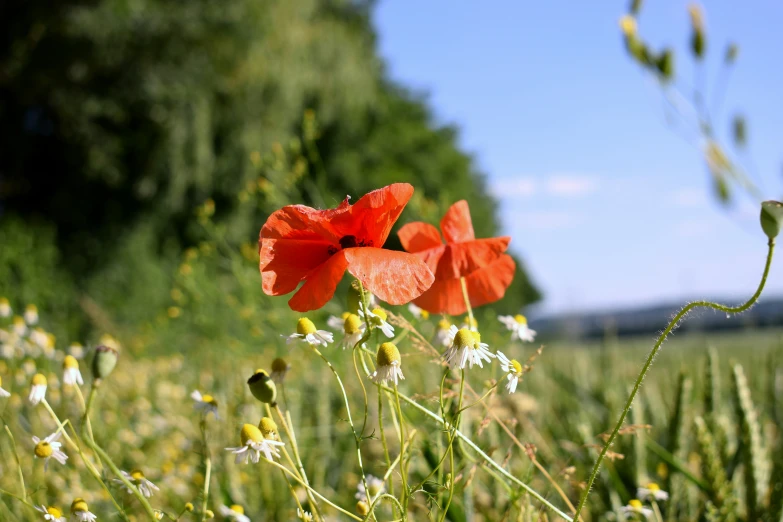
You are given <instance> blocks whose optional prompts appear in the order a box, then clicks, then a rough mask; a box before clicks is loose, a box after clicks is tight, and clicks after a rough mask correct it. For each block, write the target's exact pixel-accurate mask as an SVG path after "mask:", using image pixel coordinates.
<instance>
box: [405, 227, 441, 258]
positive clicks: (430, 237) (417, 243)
mask: <svg viewBox="0 0 783 522" xmlns="http://www.w3.org/2000/svg"><path fill="white" fill-rule="evenodd" d="M397 236H398V237H399V238H400V242H401V243H402V248H404V249H405V250H406V251H407V252H421V251H422V250H427V249H429V248H435V247H439V246H442V245H443V241H442V240H441V239H440V232H438V229H437V228H435V227H434V226H432V225H430V224H429V223H424V222H422V221H415V222H413V223H408V224H407V225H404V226H403V227H402V228H400V230H399V231H398V232H397Z"/></svg>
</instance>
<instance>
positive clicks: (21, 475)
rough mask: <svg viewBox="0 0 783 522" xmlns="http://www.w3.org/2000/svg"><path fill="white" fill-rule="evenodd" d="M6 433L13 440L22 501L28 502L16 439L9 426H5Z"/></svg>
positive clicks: (12, 447)
mask: <svg viewBox="0 0 783 522" xmlns="http://www.w3.org/2000/svg"><path fill="white" fill-rule="evenodd" d="M5 432H6V433H7V434H8V438H10V439H11V449H12V450H13V452H14V459H16V470H17V471H18V472H19V486H20V487H21V488H22V501H23V502H27V488H26V487H25V485H24V473H23V472H22V463H21V462H20V461H19V452H17V451H16V439H14V436H13V434H12V433H11V430H10V429H9V428H8V424H6V425H5Z"/></svg>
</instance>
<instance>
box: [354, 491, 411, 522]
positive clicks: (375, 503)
mask: <svg viewBox="0 0 783 522" xmlns="http://www.w3.org/2000/svg"><path fill="white" fill-rule="evenodd" d="M383 499H389V502H391V503H392V504H393V505H394V507H395V508H397V510H398V511H399V512H400V516H402V520H405V511H404V509H405V508H403V507H402V506H401V505H400V501H399V500H397V498H396V497H395V496H394V495H390V494H388V493H386V494H383V495H378V497H377V498H376V499H375V500H373V501H372V504H370V512H369V513H367V516H366V517H364V518H363V519H362V522H366V521H367V520H370V518H371V517H373V516H374V515H375V508H376V507H378V504H380V503H381V500H383Z"/></svg>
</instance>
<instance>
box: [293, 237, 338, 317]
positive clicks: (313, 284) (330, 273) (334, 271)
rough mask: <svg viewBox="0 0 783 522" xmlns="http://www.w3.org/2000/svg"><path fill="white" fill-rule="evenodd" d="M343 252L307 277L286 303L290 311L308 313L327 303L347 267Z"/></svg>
mask: <svg viewBox="0 0 783 522" xmlns="http://www.w3.org/2000/svg"><path fill="white" fill-rule="evenodd" d="M345 252H346V251H345V250H342V251H340V252H337V253H336V254H334V255H333V256H332V257H330V258H329V259H328V260H327V261H326V262H325V263H323V264H321V266H319V267H318V268H316V269H315V270H313V271H312V272H311V273H310V274H309V275H308V276H307V278H306V280H305V283H304V284H303V285H302V287H301V288H300V289H299V291H298V292H296V293H295V294H294V296H293V297H292V298H291V299H290V300H289V301H288V306H290V307H291V310H295V311H297V312H309V311H310V310H317V309H319V308H321V307H322V306H323V305H325V304H326V303H328V302H329V300H330V299H331V298H332V296H333V295H334V291H335V290H336V289H337V285H338V284H339V283H340V280H341V279H342V278H343V274H344V273H345V269H346V267H347V266H348V261H347V260H346V256H345Z"/></svg>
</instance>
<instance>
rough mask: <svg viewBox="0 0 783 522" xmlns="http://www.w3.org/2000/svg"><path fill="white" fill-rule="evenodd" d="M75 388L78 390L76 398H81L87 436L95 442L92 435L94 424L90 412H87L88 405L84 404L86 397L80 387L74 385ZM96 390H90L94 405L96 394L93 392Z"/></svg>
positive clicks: (83, 423)
mask: <svg viewBox="0 0 783 522" xmlns="http://www.w3.org/2000/svg"><path fill="white" fill-rule="evenodd" d="M74 388H76V396H77V397H78V398H79V404H80V405H81V407H82V411H83V412H84V417H83V418H82V427H83V429H85V430H86V431H87V436H88V437H89V438H90V440H91V441H93V442H95V436H94V435H93V433H92V423H91V422H90V416H89V411H88V410H87V404H86V403H85V402H84V395H83V394H82V389H81V388H80V387H79V385H74ZM94 390H95V388H94V387H93V388H90V403H92V400H93V397H94V394H93V391H94Z"/></svg>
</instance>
